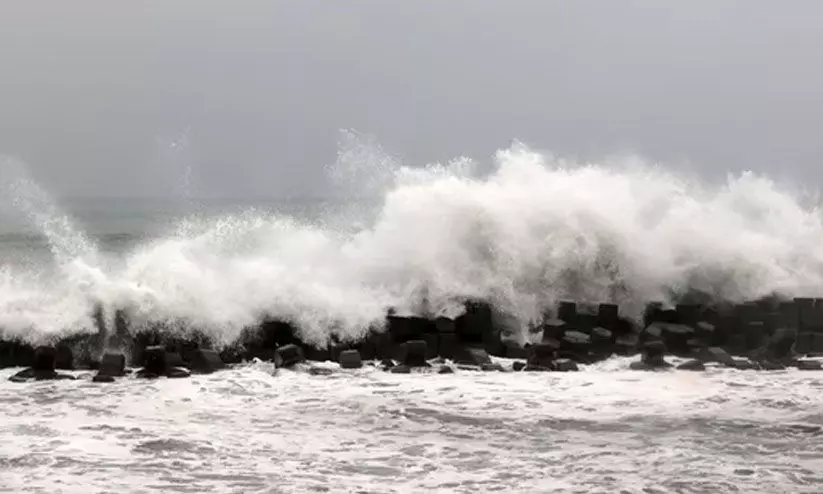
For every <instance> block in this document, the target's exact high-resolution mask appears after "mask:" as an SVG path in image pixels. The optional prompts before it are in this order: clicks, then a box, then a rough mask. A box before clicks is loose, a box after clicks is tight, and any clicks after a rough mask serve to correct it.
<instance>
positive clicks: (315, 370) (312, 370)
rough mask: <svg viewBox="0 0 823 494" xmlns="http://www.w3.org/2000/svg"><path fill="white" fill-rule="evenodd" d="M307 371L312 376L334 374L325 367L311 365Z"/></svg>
mask: <svg viewBox="0 0 823 494" xmlns="http://www.w3.org/2000/svg"><path fill="white" fill-rule="evenodd" d="M308 373H309V374H311V375H312V376H330V375H332V374H334V371H333V370H331V369H329V368H326V367H317V366H314V365H313V366H311V367H309V369H308Z"/></svg>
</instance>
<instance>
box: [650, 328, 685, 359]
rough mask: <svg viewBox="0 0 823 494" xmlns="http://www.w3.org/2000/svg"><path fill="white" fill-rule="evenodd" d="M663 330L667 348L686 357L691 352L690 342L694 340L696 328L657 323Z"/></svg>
mask: <svg viewBox="0 0 823 494" xmlns="http://www.w3.org/2000/svg"><path fill="white" fill-rule="evenodd" d="M655 325H657V326H659V327H660V329H661V334H662V337H663V341H665V342H666V347H667V348H668V349H669V350H670V351H672V352H674V353H677V354H680V355H686V354H688V353H689V352H690V350H691V348H690V347H689V340H691V339H693V338H694V334H695V331H694V328H691V327H689V326H686V325H684V324H671V323H655Z"/></svg>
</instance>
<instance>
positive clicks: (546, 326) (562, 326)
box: [541, 319, 568, 340]
mask: <svg viewBox="0 0 823 494" xmlns="http://www.w3.org/2000/svg"><path fill="white" fill-rule="evenodd" d="M541 326H542V327H543V339H544V340H548V339H554V340H559V339H560V338H562V337H563V334H564V333H565V332H566V328H567V327H568V324H566V321H563V320H561V319H549V320H547V321H543V324H542V325H541Z"/></svg>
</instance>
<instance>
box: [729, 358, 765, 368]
mask: <svg viewBox="0 0 823 494" xmlns="http://www.w3.org/2000/svg"><path fill="white" fill-rule="evenodd" d="M731 367H733V368H735V369H737V370H757V369H758V368H759V366H758V365H757V364H756V363H754V362H752V361H750V360H746V359H742V358H739V359H734V364H733V365H732V366H731Z"/></svg>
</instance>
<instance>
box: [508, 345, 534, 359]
mask: <svg viewBox="0 0 823 494" xmlns="http://www.w3.org/2000/svg"><path fill="white" fill-rule="evenodd" d="M504 345H505V347H506V355H505V357H506V358H511V359H527V358H529V349H528V348H527V347H522V346H520V345H518V344H517V343H515V342H513V341H507V342H505V343H504Z"/></svg>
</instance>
